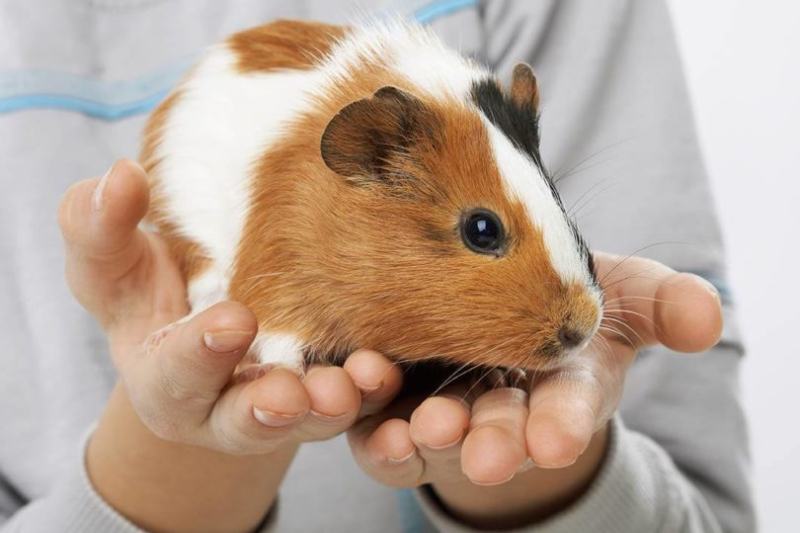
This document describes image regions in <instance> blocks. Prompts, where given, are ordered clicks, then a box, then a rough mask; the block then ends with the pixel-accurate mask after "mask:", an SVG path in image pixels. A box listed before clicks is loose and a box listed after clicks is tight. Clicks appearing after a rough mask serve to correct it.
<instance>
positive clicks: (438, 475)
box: [409, 393, 470, 482]
mask: <svg viewBox="0 0 800 533" xmlns="http://www.w3.org/2000/svg"><path fill="white" fill-rule="evenodd" d="M469 420H470V407H469V404H468V403H467V402H466V401H464V400H462V399H461V397H460V396H458V395H448V393H444V394H443V395H441V396H434V397H432V398H428V399H426V400H425V401H424V402H422V403H421V404H420V405H419V407H417V408H416V409H415V410H414V412H413V413H412V415H411V420H410V427H409V432H410V436H411V441H412V442H413V443H414V445H415V446H416V448H417V453H418V454H419V456H420V457H421V458H422V460H423V461H424V463H425V476H424V479H423V480H422V481H423V482H430V481H432V480H433V479H436V480H437V481H444V480H447V479H450V478H452V479H457V478H460V477H461V443H462V441H463V439H464V436H465V435H466V433H467V430H468V429H469Z"/></svg>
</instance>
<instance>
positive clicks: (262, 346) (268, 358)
mask: <svg viewBox="0 0 800 533" xmlns="http://www.w3.org/2000/svg"><path fill="white" fill-rule="evenodd" d="M250 352H251V353H252V354H253V355H255V358H256V360H257V361H258V362H260V363H261V364H271V365H278V366H283V367H288V368H291V369H293V370H297V371H298V372H302V370H303V343H302V342H301V341H300V340H299V339H298V338H297V337H295V336H294V335H290V334H287V333H269V332H266V333H265V332H260V333H259V334H258V335H257V336H256V339H255V340H254V341H253V344H252V345H251V346H250Z"/></svg>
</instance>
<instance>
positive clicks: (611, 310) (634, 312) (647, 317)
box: [605, 309, 655, 325]
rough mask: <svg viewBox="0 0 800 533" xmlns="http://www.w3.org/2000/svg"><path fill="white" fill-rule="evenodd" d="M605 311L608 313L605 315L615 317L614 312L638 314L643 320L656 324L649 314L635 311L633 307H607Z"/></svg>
mask: <svg viewBox="0 0 800 533" xmlns="http://www.w3.org/2000/svg"><path fill="white" fill-rule="evenodd" d="M605 311H606V313H607V314H606V315H605V316H611V317H614V313H623V314H628V315H634V316H638V317H639V318H641V319H643V320H647V321H648V322H650V323H651V324H653V325H655V321H654V320H653V319H652V318H650V317H649V316H647V315H645V314H642V313H640V312H638V311H633V310H631V309H606V310H605ZM614 318H618V317H614Z"/></svg>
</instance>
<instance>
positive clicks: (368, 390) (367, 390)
mask: <svg viewBox="0 0 800 533" xmlns="http://www.w3.org/2000/svg"><path fill="white" fill-rule="evenodd" d="M355 386H356V387H357V388H358V390H360V391H361V397H362V398H366V397H367V396H369V395H370V394H372V393H373V392H375V391H377V390H379V389H380V388H381V387H383V381H381V382H380V383H378V384H377V385H372V386H367V385H364V384H363V383H359V382H358V381H356V382H355Z"/></svg>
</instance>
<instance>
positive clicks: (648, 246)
mask: <svg viewBox="0 0 800 533" xmlns="http://www.w3.org/2000/svg"><path fill="white" fill-rule="evenodd" d="M668 244H682V245H686V246H688V245H689V244H690V243H688V242H680V241H660V242H654V243H652V244H648V245H647V246H642V247H641V248H638V249H636V250H634V251H633V252H631V253H630V254H628V255H627V256H625V257H624V258H622V259H621V260H619V261H618V262H617V264H616V265H614V266H613V267H611V270H609V271H608V272H606V273H605V275H604V276H603V277H602V278H601V279H600V280H599V283H600V285H603V281H605V280H606V278H608V276H610V275H611V273H612V272H614V271H615V270H616V269H617V268H619V267H620V266H621V265H622V264H624V263H625V262H626V261H628V260H629V259H631V258H633V257H634V256H635V255H636V254H639V253H641V252H644V251H645V250H649V249H650V248H655V247H656V246H665V245H668Z"/></svg>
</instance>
